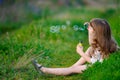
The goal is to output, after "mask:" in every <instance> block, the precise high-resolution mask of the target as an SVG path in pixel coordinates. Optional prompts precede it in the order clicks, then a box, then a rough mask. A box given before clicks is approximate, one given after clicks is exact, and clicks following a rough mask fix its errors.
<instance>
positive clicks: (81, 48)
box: [76, 44, 83, 55]
mask: <svg viewBox="0 0 120 80" xmlns="http://www.w3.org/2000/svg"><path fill="white" fill-rule="evenodd" d="M76 51H77V53H78V54H80V55H81V53H83V46H80V45H79V44H78V45H77V47H76Z"/></svg>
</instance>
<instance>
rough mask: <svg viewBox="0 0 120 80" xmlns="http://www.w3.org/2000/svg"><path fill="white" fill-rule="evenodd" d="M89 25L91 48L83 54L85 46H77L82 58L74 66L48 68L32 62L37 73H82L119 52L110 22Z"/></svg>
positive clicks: (92, 22) (98, 21)
mask: <svg viewBox="0 0 120 80" xmlns="http://www.w3.org/2000/svg"><path fill="white" fill-rule="evenodd" d="M87 25H88V28H87V29H88V38H89V45H90V47H89V48H88V49H87V51H86V52H83V46H80V45H77V47H76V51H77V53H78V54H79V55H80V56H81V58H80V59H79V60H78V61H77V62H76V63H75V64H73V65H72V66H70V67H67V68H47V67H43V66H42V65H40V64H38V63H37V62H36V61H35V60H33V61H32V63H33V65H34V67H35V68H36V70H37V71H39V72H42V73H48V74H54V75H70V74H73V73H82V71H84V70H86V69H87V67H88V66H87V64H85V63H86V62H88V63H91V64H93V63H95V62H97V61H99V62H102V61H103V60H104V59H105V58H107V57H109V55H110V54H111V53H113V52H115V51H117V50H118V45H117V43H116V41H115V40H114V39H113V37H112V36H111V29H110V25H109V24H108V22H107V21H106V20H104V19H100V18H94V19H92V20H91V21H90V22H87Z"/></svg>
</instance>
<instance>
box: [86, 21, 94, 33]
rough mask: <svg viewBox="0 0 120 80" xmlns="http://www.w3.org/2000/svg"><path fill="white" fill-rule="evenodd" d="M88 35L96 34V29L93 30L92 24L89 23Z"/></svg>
mask: <svg viewBox="0 0 120 80" xmlns="http://www.w3.org/2000/svg"><path fill="white" fill-rule="evenodd" d="M87 29H88V33H89V34H92V33H93V32H94V29H93V27H92V26H91V25H90V23H88V28H87Z"/></svg>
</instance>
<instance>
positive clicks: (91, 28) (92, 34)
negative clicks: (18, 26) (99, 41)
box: [87, 23, 95, 44]
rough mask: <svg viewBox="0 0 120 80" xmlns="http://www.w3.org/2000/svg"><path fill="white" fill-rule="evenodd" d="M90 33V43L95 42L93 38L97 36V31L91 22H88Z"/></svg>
mask: <svg viewBox="0 0 120 80" xmlns="http://www.w3.org/2000/svg"><path fill="white" fill-rule="evenodd" d="M87 29H88V35H89V44H92V43H93V40H94V38H95V31H94V29H93V27H92V26H91V25H90V23H88V28H87Z"/></svg>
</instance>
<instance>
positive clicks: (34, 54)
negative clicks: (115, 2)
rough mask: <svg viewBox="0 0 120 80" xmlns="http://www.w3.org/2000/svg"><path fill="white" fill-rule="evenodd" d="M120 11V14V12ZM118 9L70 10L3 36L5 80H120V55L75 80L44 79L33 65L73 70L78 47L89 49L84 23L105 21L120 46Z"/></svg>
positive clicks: (0, 50) (0, 75) (71, 79)
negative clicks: (35, 61)
mask: <svg viewBox="0 0 120 80" xmlns="http://www.w3.org/2000/svg"><path fill="white" fill-rule="evenodd" d="M119 11H120V10H119ZM119 11H118V10H116V9H89V8H69V9H62V10H60V11H59V12H57V13H55V14H54V15H51V16H48V17H47V18H42V19H39V20H33V21H32V22H31V23H29V24H24V25H22V26H21V27H20V28H19V29H16V30H14V31H11V32H6V33H4V34H2V35H1V36H0V62H1V64H0V79H1V80H119V78H120V69H119V68H120V64H119V63H120V52H115V53H113V54H111V55H110V57H109V58H108V59H106V60H104V62H103V63H102V64H101V63H96V64H94V65H93V66H92V67H91V68H88V69H87V70H86V71H84V73H83V74H75V75H71V76H55V75H48V74H46V75H44V76H43V75H40V74H39V73H37V72H36V71H35V69H34V67H33V65H32V64H31V60H32V59H36V60H38V62H39V63H40V64H42V65H44V66H46V67H69V66H71V65H72V64H74V63H75V62H76V61H77V60H78V59H79V58H80V56H79V55H78V54H77V53H76V45H77V44H78V42H79V40H82V41H83V46H84V51H85V50H86V49H87V48H88V47H89V44H88V37H87V36H88V34H87V30H86V29H84V26H83V24H84V22H86V21H90V19H92V18H96V17H97V18H104V19H106V20H107V21H108V22H109V23H110V26H111V30H112V34H113V36H114V37H115V39H116V41H117V42H118V44H119V45H120V32H119V30H120V15H119Z"/></svg>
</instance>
